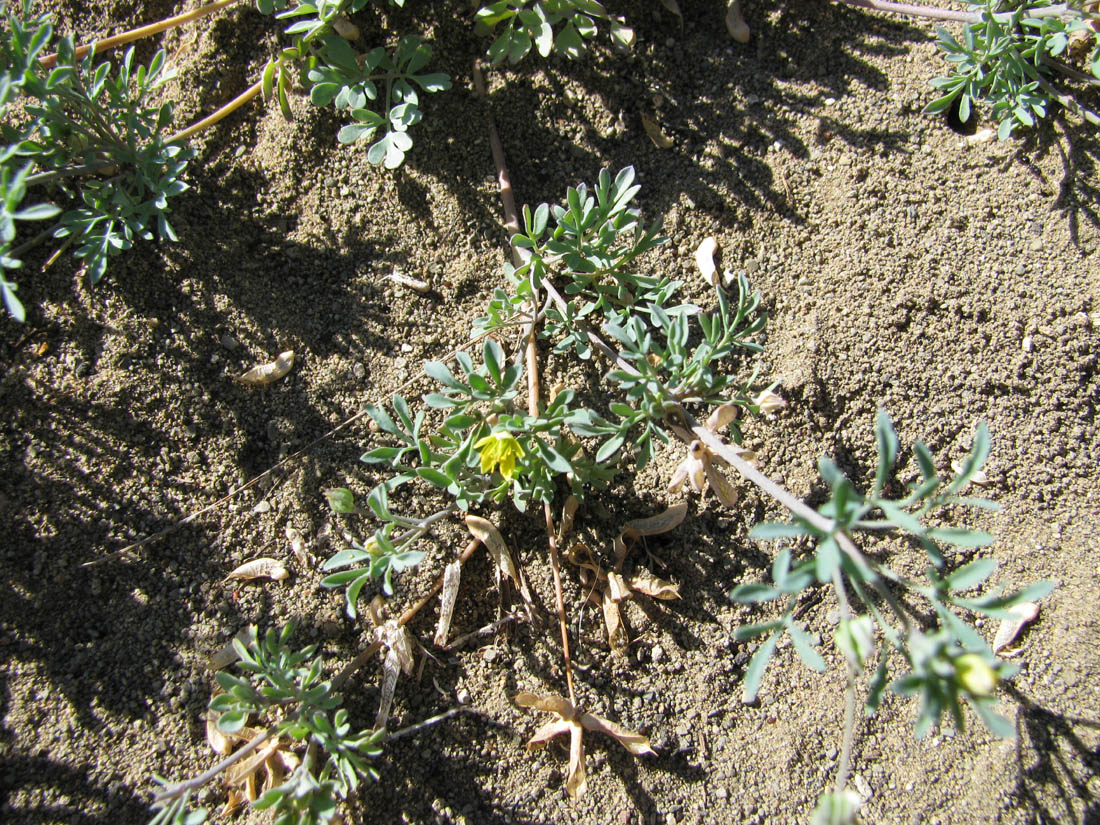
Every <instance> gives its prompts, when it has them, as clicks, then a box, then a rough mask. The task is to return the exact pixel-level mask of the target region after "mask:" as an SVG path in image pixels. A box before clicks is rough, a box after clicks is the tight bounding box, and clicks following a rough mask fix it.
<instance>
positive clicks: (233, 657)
mask: <svg viewBox="0 0 1100 825" xmlns="http://www.w3.org/2000/svg"><path fill="white" fill-rule="evenodd" d="M248 637H249V629H248V627H242V628H241V629H240V630H238V631H237V635H236V636H234V637H233V638H232V639H230V640H229V641H228V642H226V643H225V644H224V645H222V646H221V647H220V648H218V649H217V650H215V651H214V653H213V654H211V656H210V661H208V662H207V663H206V666H207V667H208V668H210V669H211V670H223V669H225V668H227V667H229V666H230V665H231V664H233V663H234V662H235V661H237V651H236V650H234V649H233V642H234V640H236V641H238V642H240V643H241V644H242V645H247V644H248Z"/></svg>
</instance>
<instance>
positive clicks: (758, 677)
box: [741, 633, 779, 702]
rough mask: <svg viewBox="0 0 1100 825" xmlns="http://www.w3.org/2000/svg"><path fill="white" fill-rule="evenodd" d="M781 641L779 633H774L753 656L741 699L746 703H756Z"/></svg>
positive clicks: (746, 672)
mask: <svg viewBox="0 0 1100 825" xmlns="http://www.w3.org/2000/svg"><path fill="white" fill-rule="evenodd" d="M778 640H779V634H778V633H772V635H771V636H769V637H768V639H767V641H765V642H764V644H762V645H760V647H759V648H758V649H757V651H756V653H754V654H752V658H751V659H750V660H749V666H748V668H747V669H746V670H745V682H744V685H743V687H742V692H741V698H742V700H743V701H745V702H754V701H755V700H756V694H757V693H758V692H759V690H760V683H761V681H763V679H764V670H765V669H766V668H767V666H768V662H769V661H770V660H771V658H772V654H773V653H775V644H776V642H777V641H778Z"/></svg>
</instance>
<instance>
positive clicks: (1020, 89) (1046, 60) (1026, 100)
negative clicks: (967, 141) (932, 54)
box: [925, 0, 1100, 140]
mask: <svg viewBox="0 0 1100 825" xmlns="http://www.w3.org/2000/svg"><path fill="white" fill-rule="evenodd" d="M971 9H972V10H973V11H975V12H976V13H978V14H980V20H979V21H978V22H974V23H967V24H965V25H964V26H963V30H962V35H961V37H960V38H956V37H955V36H954V35H953V34H951V32H949V31H947V29H944V28H942V27H941V28H939V29H938V30H937V31H938V32H939V39H938V41H937V45H938V46H939V48H940V50H941V51H942V52H943V53H944V58H945V59H946V60H947V62H948V63H950V64H952V67H953V72H952V74H951V75H950V76H948V77H937V78H935V79H934V80H933V81H932V85H933V86H934V87H935V88H936V89H937V90H938V91H939V92H940V97H938V98H936V99H935V100H934V101H932V102H931V103H930V104H929V105H928V106H927V107H926V109H925V111H926V112H929V113H936V112H943V111H946V110H948V109H949V108H951V107H952V106H957V107H958V115H959V119H960V120H961V121H963V122H965V121H967V120H969V119H970V116H971V112H972V110H973V108H974V107H975V106H976V105H977V104H978V103H979V102H983V101H984V102H985V103H987V104H988V105H989V106H990V109H991V114H992V117H993V120H994V121H995V122H996V123H998V124H999V125H998V128H997V135H998V137H1000V139H1002V140H1004V139H1007V138H1008V137H1009V136H1010V135H1011V134H1012V132H1013V131H1014V130H1015V129H1016V128H1017V127H1019V126H1034V125H1035V123H1036V121H1037V120H1039V119H1041V118H1044V117H1046V115H1047V114H1048V112H1049V111H1050V107H1051V105H1052V104H1062V105H1064V106H1066V107H1067V108H1069V109H1070V110H1072V111H1074V112H1075V113H1077V114H1079V115H1080V116H1082V117H1084V118H1085V119H1086V120H1088V121H1089V122H1090V123H1092V124H1093V125H1097V126H1100V117H1098V116H1097V115H1096V114H1095V113H1093V112H1091V111H1089V110H1088V109H1085V108H1084V107H1082V106H1080V104H1078V103H1077V101H1076V100H1074V99H1073V98H1072V96H1071V95H1069V94H1068V93H1066V92H1065V91H1063V90H1061V89H1059V88H1058V87H1057V85H1056V83H1055V79H1056V77H1057V76H1058V75H1061V76H1062V77H1065V78H1068V79H1070V80H1071V81H1076V82H1084V83H1089V84H1094V83H1095V82H1096V81H1097V80H1098V79H1100V31H1097V30H1096V28H1094V27H1090V25H1089V24H1088V21H1089V20H1090V18H1091V21H1092V22H1093V24H1095V23H1096V21H1097V20H1100V17H1098V16H1097V15H1096V14H1095V12H1093V13H1091V14H1090V13H1087V12H1084V11H1081V10H1078V9H1074V8H1072V7H1067V6H1064V5H1063V6H1059V7H1055V6H1053V5H1052V4H1051V3H1050V2H1049V0H1038V2H1025V3H1021V4H1019V5H1017V6H1016V7H1015V8H1013V9H1011V10H1009V11H1000V10H999V9H1000V4H999V3H997V2H995V0H987V1H986V2H985V3H978V4H975V5H973V6H971ZM1054 12H1057V13H1054ZM1075 39H1078V40H1081V41H1083V42H1084V43H1088V44H1089V45H1090V47H1091V52H1090V55H1089V57H1088V68H1089V70H1090V72H1091V77H1090V75H1089V74H1088V73H1083V72H1081V71H1079V70H1077V69H1075V68H1073V67H1072V66H1070V65H1068V64H1067V63H1065V62H1063V60H1062V58H1064V57H1065V56H1066V53H1067V50H1068V48H1069V46H1070V44H1071V41H1073V40H1075Z"/></svg>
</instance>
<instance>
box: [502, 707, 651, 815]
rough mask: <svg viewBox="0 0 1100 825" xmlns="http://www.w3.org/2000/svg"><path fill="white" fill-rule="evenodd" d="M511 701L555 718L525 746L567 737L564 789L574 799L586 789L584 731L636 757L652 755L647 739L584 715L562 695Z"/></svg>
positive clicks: (534, 745) (529, 748)
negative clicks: (603, 736) (607, 738)
mask: <svg viewBox="0 0 1100 825" xmlns="http://www.w3.org/2000/svg"><path fill="white" fill-rule="evenodd" d="M513 701H514V702H515V703H516V704H517V705H519V706H520V707H524V708H535V709H536V710H540V711H543V712H545V713H552V714H554V715H555V716H556V717H557V719H553V720H551V721H549V722H547V723H546V724H545V725H543V726H542V727H540V728H539V729H538V730H537V731H536V732H535V735H534V736H532V737H531V739H530V741H529V742H528V743H527V748H528V750H534V749H536V748H541V747H543V746H544V745H546V743H547V742H549V741H550V740H551V739H553V738H554V737H555V736H558V735H559V734H562V733H568V734H569V778H568V779H567V780H566V783H565V789H566V790H567V791H568V792H569V795H570V796H572V797H574V798H576V797H578V796H580V795H582V794H583V793H584V791H585V789H586V788H587V782H586V778H585V768H584V730H585V729H587V730H590V731H594V732H596V733H603V734H606V735H608V736H611V737H612V738H614V739H615V740H616V741H617V742H618V743H619V744H620V745H622V746H623V747H624V748H626V749H627V750H628V751H630V752H631V753H632V754H634V755H635V756H641V755H642V754H646V753H654V751H653V748H651V747H650V746H649V740H648V739H647V738H646V737H644V736H642V735H641V734H638V733H634V732H633V731H630V730H627V729H626V728H623V727H621V726H619V725H617V724H615V723H614V722H610V721H608V720H607V719H604V718H603V717H600V716H596V715H595V714H593V713H584V712H582V711H580V710H579V709H577V708H576V707H574V706H573V704H572V703H571V702H570V701H569V700H568V699H564V698H562V697H561V696H546V697H543V696H536V695H535V694H533V693H517V694H516V695H515V697H514V698H513Z"/></svg>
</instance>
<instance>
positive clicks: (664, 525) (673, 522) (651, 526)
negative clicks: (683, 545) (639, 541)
mask: <svg viewBox="0 0 1100 825" xmlns="http://www.w3.org/2000/svg"><path fill="white" fill-rule="evenodd" d="M686 515H687V505H686V504H685V503H684V502H682V501H680V502H677V503H676V504H673V505H672V506H671V507H668V508H667V509H666V510H665V511H664V512H661V513H658V514H657V515H655V516H649V517H648V518H639V519H633V520H632V521H628V522H627V523H626V526H625V527H624V528H623V533H629V534H633V535H636V536H659V535H660V534H661V533H667V532H668V531H669V530H673V529H675V528H677V527H679V526H680V523H681V522H682V521H683V520H684V517H685V516H686Z"/></svg>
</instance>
